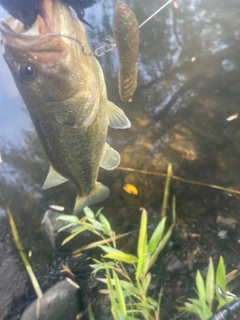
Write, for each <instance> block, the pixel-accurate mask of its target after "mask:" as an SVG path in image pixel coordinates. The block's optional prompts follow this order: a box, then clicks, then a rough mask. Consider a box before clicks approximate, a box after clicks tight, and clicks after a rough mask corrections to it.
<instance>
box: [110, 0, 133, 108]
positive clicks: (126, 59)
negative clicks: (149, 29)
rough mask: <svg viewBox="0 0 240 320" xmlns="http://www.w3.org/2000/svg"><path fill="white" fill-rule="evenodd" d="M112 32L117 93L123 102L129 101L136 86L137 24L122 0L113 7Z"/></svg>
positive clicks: (131, 12)
mask: <svg viewBox="0 0 240 320" xmlns="http://www.w3.org/2000/svg"><path fill="white" fill-rule="evenodd" d="M113 33H114V38H115V41H116V46H117V52H118V61H119V71H118V89H119V95H120V98H121V100H122V101H123V102H126V101H129V102H130V101H131V100H132V97H133V95H134V91H135V89H136V86H137V72H138V69H137V66H138V63H137V54H138V47H139V26H138V21H137V18H136V16H135V14H134V13H133V11H132V10H131V9H130V8H129V6H128V5H127V4H126V3H124V2H119V3H117V4H116V6H115V8H114V18H113Z"/></svg>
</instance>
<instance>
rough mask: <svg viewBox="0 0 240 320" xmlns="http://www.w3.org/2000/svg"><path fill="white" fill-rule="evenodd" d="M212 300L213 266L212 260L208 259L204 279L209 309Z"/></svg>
mask: <svg viewBox="0 0 240 320" xmlns="http://www.w3.org/2000/svg"><path fill="white" fill-rule="evenodd" d="M213 299H214V266H213V261H212V258H211V257H210V258H209V264H208V271H207V278H206V301H207V303H208V306H209V308H210V309H212V303H213Z"/></svg>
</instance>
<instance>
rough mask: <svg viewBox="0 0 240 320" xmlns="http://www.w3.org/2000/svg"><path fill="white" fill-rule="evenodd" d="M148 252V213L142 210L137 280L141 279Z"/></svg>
mask: <svg viewBox="0 0 240 320" xmlns="http://www.w3.org/2000/svg"><path fill="white" fill-rule="evenodd" d="M146 251H147V211H146V210H145V209H142V217H141V224H140V230H139V236H138V250H137V252H138V258H139V259H138V265H137V271H136V279H137V280H138V279H139V278H140V277H141V274H142V271H143V269H144V264H145V262H146V253H147V252H146Z"/></svg>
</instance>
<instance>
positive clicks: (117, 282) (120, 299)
mask: <svg viewBox="0 0 240 320" xmlns="http://www.w3.org/2000/svg"><path fill="white" fill-rule="evenodd" d="M112 272H113V278H114V280H115V289H116V294H117V299H118V303H119V307H120V311H121V313H122V314H123V315H124V316H126V315H127V312H126V304H125V298H124V294H123V290H122V286H121V283H120V280H119V278H118V275H117V274H116V272H115V270H114V269H113V270H112Z"/></svg>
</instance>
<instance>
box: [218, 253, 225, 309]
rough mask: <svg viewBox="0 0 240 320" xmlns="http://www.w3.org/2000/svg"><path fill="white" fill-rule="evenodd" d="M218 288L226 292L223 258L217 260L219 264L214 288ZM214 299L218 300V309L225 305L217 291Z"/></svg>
mask: <svg viewBox="0 0 240 320" xmlns="http://www.w3.org/2000/svg"><path fill="white" fill-rule="evenodd" d="M218 287H220V288H221V289H222V291H223V292H226V268H225V263H224V260H223V257H222V256H221V257H220V259H219V263H218V266H217V271H216V288H218ZM216 297H217V300H218V304H219V308H221V307H222V306H224V304H225V303H226V301H225V299H224V298H223V297H222V296H221V295H220V293H219V292H218V290H216Z"/></svg>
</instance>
